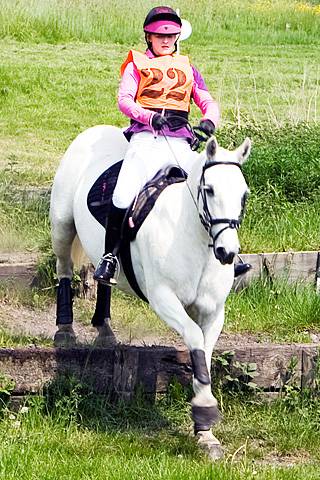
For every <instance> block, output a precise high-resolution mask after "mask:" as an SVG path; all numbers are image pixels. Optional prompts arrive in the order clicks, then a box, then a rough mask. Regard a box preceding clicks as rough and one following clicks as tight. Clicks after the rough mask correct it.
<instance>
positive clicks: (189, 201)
mask: <svg viewBox="0 0 320 480" xmlns="http://www.w3.org/2000/svg"><path fill="white" fill-rule="evenodd" d="M201 168H202V167H201ZM201 168H199V167H198V168H195V169H193V172H192V174H191V177H189V178H188V180H187V181H186V182H181V183H177V184H173V185H171V186H169V187H167V188H166V189H165V190H164V191H163V192H162V194H161V196H160V197H159V199H158V200H157V204H156V205H157V213H156V215H157V217H158V218H161V219H163V220H164V224H166V225H167V226H164V228H168V229H169V230H172V234H174V236H175V237H176V239H178V237H180V238H181V239H182V240H181V241H182V244H183V243H186V242H189V241H190V242H191V243H192V245H193V246H194V248H196V249H197V250H199V248H200V249H201V248H203V249H205V251H206V252H207V251H208V242H209V238H208V234H207V232H206V231H205V229H204V228H203V226H202V224H201V221H200V218H199V211H198V205H197V179H198V177H199V178H200V175H201ZM168 234H169V236H170V237H171V234H170V233H169V232H168Z"/></svg>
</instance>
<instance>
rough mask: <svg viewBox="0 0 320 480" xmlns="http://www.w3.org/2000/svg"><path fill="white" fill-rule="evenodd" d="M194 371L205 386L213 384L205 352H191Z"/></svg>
mask: <svg viewBox="0 0 320 480" xmlns="http://www.w3.org/2000/svg"><path fill="white" fill-rule="evenodd" d="M190 357H191V363H192V370H193V374H194V376H195V378H196V379H197V380H199V382H200V383H203V385H209V384H210V383H211V380H210V375H209V372H208V368H207V363H206V357H205V354H204V351H203V350H191V352H190Z"/></svg>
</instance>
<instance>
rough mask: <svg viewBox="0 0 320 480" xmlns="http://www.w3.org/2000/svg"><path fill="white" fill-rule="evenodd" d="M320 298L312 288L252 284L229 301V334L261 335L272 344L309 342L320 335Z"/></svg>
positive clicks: (280, 283) (265, 282) (278, 283)
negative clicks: (315, 333)
mask: <svg viewBox="0 0 320 480" xmlns="http://www.w3.org/2000/svg"><path fill="white" fill-rule="evenodd" d="M319 317H320V297H319V295H317V294H316V292H315V289H314V286H313V285H306V284H305V283H296V284H292V285H290V284H288V283H287V282H286V281H285V280H283V279H282V280H276V281H270V280H268V279H265V280H259V281H252V282H251V283H250V285H249V286H248V287H247V288H245V289H244V290H242V291H240V292H238V293H231V294H230V296H229V298H228V300H227V309H226V319H227V320H226V326H225V331H226V332H238V333H245V332H250V333H253V334H257V333H258V334H259V336H261V337H262V338H263V337H264V338H267V339H268V341H272V342H285V343H286V342H305V341H306V342H308V341H310V333H312V332H313V331H318V329H319Z"/></svg>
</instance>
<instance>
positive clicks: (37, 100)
mask: <svg viewBox="0 0 320 480" xmlns="http://www.w3.org/2000/svg"><path fill="white" fill-rule="evenodd" d="M140 47H141V48H142V45H140ZM0 48H1V50H2V52H3V64H2V68H1V70H0V84H1V87H0V90H1V92H2V95H1V94H0V105H1V106H2V109H3V112H4V115H3V117H2V118H1V120H0V125H1V129H2V137H1V139H0V144H1V147H2V148H1V149H0V169H1V171H0V179H1V181H2V184H3V185H4V188H3V189H2V192H1V197H0V201H1V203H2V205H3V208H2V212H1V229H0V238H1V240H2V242H1V243H2V245H4V248H6V249H10V248H15V249H21V248H36V247H37V246H38V245H39V243H41V242H42V241H43V242H48V237H49V228H48V227H49V226H48V222H47V210H44V207H45V204H44V203H43V201H42V200H41V201H40V204H39V205H37V204H36V202H34V204H33V207H32V211H31V210H30V208H31V205H30V202H29V207H30V208H28V209H26V205H21V204H19V203H18V204H16V199H15V198H14V199H13V201H10V195H9V192H10V191H12V190H17V189H20V190H24V189H26V188H27V187H28V188H29V187H30V185H34V186H38V187H39V186H40V187H43V188H49V187H50V185H51V182H52V179H53V175H54V172H55V169H56V167H57V164H58V161H59V157H60V156H61V155H62V153H63V151H64V150H65V149H66V148H67V146H68V144H69V143H70V142H71V141H72V139H73V138H74V137H75V136H76V135H77V134H78V133H79V132H81V131H83V130H84V129H85V128H87V127H89V126H92V125H94V124H99V123H111V124H115V125H119V126H124V125H125V124H126V123H127V122H126V119H124V118H123V116H122V115H121V114H120V112H118V110H117V107H116V102H115V97H116V91H117V85H118V69H119V66H120V63H121V59H123V58H124V57H125V54H126V52H127V50H128V48H129V46H128V45H115V44H106V45H102V44H84V43H80V44H79V43H68V44H66V45H60V44H59V45H48V44H36V45H35V44H33V43H20V42H17V41H14V40H7V39H4V40H2V41H1V42H0ZM317 50H318V47H316V46H309V47H305V46H302V45H292V46H290V47H289V46H287V45H285V46H277V47H275V46H270V45H269V46H265V45H263V46H259V45H258V46H257V45H239V46H237V47H235V46H234V45H222V46H219V45H214V46H211V45H208V46H206V53H207V57H208V58H209V59H210V60H211V61H208V59H207V58H205V57H204V56H203V47H201V46H199V45H198V44H197V43H195V44H192V45H191V43H190V44H186V52H187V53H189V54H190V55H191V57H192V59H193V61H194V63H195V64H196V65H197V66H198V67H199V69H200V70H201V71H202V73H203V75H204V77H205V78H206V80H207V83H208V87H209V89H210V90H211V91H212V92H213V93H214V94H215V95H216V96H217V98H218V100H219V102H220V104H221V105H222V110H223V112H222V113H223V122H222V128H221V130H220V131H219V132H218V139H219V141H220V143H221V144H222V145H225V146H231V147H232V146H233V145H235V144H237V145H238V144H239V143H240V141H242V140H243V138H244V136H245V135H249V136H250V137H251V138H252V140H253V142H254V148H253V153H252V157H251V159H250V161H249V162H248V167H247V168H246V171H247V172H248V180H249V184H250V187H251V190H252V192H253V195H252V198H254V201H252V202H251V205H252V207H251V208H250V209H249V210H248V217H247V221H246V223H245V225H244V230H245V233H244V235H243V242H242V243H243V249H244V250H245V251H251V252H255V251H261V250H264V251H273V250H288V249H295V250H300V249H303V250H309V249H314V248H317V245H319V242H320V239H319V231H320V229H319V221H318V216H317V205H318V201H317V200H315V199H312V198H311V199H310V198H305V197H306V195H307V194H308V192H309V190H310V187H309V186H308V180H309V178H311V177H312V178H313V179H315V182H316V183H317V180H316V179H317V178H318V176H319V168H318V165H319V161H318V158H319V156H320V153H319V143H318V142H317V141H316V139H317V138H318V136H319V127H318V123H317V122H318V120H319V117H318V115H319V111H320V109H319V96H318V88H319V70H318V67H317ZM75 57H76V58H77V59H78V61H77V63H75V62H74V58H75ZM270 99H272V103H271V101H270ZM17 106H18V108H17ZM198 117H199V115H198V113H196V110H195V107H193V110H192V118H193V122H194V123H195V122H196V118H198ZM301 122H302V123H301ZM297 139H298V142H299V149H297V148H296V144H297ZM299 139H300V140H299ZM306 146H307V147H306ZM299 156H300V157H299ZM294 157H298V158H297V159H296V160H295V162H294V163H292V160H293V158H294ZM286 158H287V159H288V160H287V161H286V160H285V159H286ZM310 160H312V163H310ZM290 162H291V163H290ZM250 165H252V167H250ZM306 166H309V170H307V167H306ZM252 171H253V173H252V174H251V172H252ZM297 171H299V172H300V174H299V175H296V178H297V179H303V182H304V183H303V184H302V185H301V186H300V189H299V188H298V187H296V186H295V197H294V198H292V194H291V193H290V192H286V191H283V184H285V183H286V184H287V185H288V186H289V185H296V183H297V182H296V181H295V180H294V178H293V177H294V172H297ZM279 172H280V174H279ZM285 172H287V174H286V173H285ZM302 172H303V174H302ZM289 174H290V175H289ZM279 178H280V179H283V182H282V185H279ZM313 183H314V182H313ZM312 185H313V184H312ZM272 188H273V189H275V194H272V191H271V189H272ZM279 188H280V192H279ZM315 188H316V187H313V190H315ZM270 194H271V196H270ZM279 194H281V195H282V196H281V195H280V197H279ZM277 195H278V198H277V197H276V196H277ZM288 195H291V197H290V196H289V197H288ZM288 200H289V202H288ZM22 203H23V202H22ZM284 206H285V209H284V208H283V207H284ZM274 207H275V208H274ZM39 210H40V211H41V214H39ZM266 210H267V211H271V212H272V215H271V216H270V217H266V215H265V212H266ZM275 215H276V220H277V221H276V222H275V221H274V217H275ZM289 219H290V221H289ZM37 222H38V225H37ZM302 232H303V233H304V235H301V233H302ZM26 233H28V234H26ZM39 234H40V235H39ZM14 239H16V240H15V241H14Z"/></svg>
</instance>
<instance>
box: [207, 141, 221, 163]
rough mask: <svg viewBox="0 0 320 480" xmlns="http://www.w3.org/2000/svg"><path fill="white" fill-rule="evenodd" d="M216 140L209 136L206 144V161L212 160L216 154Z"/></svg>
mask: <svg viewBox="0 0 320 480" xmlns="http://www.w3.org/2000/svg"><path fill="white" fill-rule="evenodd" d="M217 148H218V142H217V140H216V138H215V137H212V138H210V140H209V141H208V143H207V146H206V153H207V162H212V161H213V160H214V157H215V155H216V152H217Z"/></svg>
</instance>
